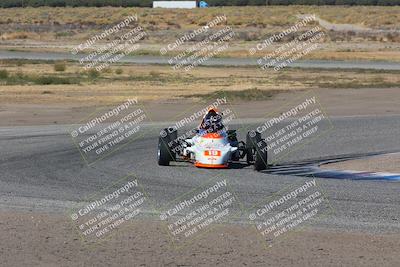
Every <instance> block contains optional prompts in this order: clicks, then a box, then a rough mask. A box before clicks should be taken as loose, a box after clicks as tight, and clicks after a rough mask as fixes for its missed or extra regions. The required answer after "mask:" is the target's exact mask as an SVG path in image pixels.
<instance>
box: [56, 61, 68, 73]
mask: <svg viewBox="0 0 400 267" xmlns="http://www.w3.org/2000/svg"><path fill="white" fill-rule="evenodd" d="M66 68H67V67H66V65H65V62H62V61H61V62H56V63H54V70H55V71H65V70H66Z"/></svg>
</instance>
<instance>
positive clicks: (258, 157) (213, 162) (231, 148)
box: [158, 109, 268, 171]
mask: <svg viewBox="0 0 400 267" xmlns="http://www.w3.org/2000/svg"><path fill="white" fill-rule="evenodd" d="M192 135H193V136H192V137H190V138H184V137H182V136H181V137H178V131H177V130H176V129H175V128H174V127H168V128H165V129H163V130H162V131H161V133H160V136H159V141H158V164H159V165H161V166H168V165H169V164H170V162H171V161H178V162H179V161H186V162H191V163H193V164H194V165H195V166H196V167H200V168H229V167H230V165H231V164H233V163H241V162H243V161H244V160H243V159H244V158H246V162H247V164H249V165H250V164H252V165H254V170H256V171H261V170H265V169H266V168H267V167H268V165H267V142H266V141H265V140H264V139H262V137H261V134H260V133H259V132H256V131H249V132H247V135H246V142H244V141H238V138H237V133H236V130H227V129H226V128H225V126H224V125H223V124H222V115H221V114H220V113H219V112H218V111H217V110H216V109H210V110H209V111H208V112H207V114H206V115H205V116H204V117H203V120H202V123H201V124H200V126H199V127H198V128H197V129H195V130H193V131H192ZM242 160H243V161H242Z"/></svg>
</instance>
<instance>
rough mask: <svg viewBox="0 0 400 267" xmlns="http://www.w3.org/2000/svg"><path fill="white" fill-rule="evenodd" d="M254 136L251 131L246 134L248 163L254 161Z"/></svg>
mask: <svg viewBox="0 0 400 267" xmlns="http://www.w3.org/2000/svg"><path fill="white" fill-rule="evenodd" d="M253 143H254V142H253V138H252V137H251V136H250V132H248V133H247V135H246V148H245V150H246V161H247V164H249V165H250V164H252V163H253V162H254V156H253V149H254V144H253Z"/></svg>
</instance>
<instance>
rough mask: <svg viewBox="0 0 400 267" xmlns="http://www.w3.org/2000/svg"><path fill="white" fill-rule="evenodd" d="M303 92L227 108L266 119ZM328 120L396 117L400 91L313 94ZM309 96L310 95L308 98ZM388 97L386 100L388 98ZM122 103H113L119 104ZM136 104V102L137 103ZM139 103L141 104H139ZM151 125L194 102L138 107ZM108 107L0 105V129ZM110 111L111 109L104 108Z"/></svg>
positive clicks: (65, 120)
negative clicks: (149, 119)
mask: <svg viewBox="0 0 400 267" xmlns="http://www.w3.org/2000/svg"><path fill="white" fill-rule="evenodd" d="M306 92H307V91H303V90H299V91H290V92H282V93H278V94H276V95H274V96H273V97H271V99H270V100H263V101H243V102H241V101H235V102H234V103H231V105H230V108H231V109H232V110H233V112H235V114H236V118H238V119H245V118H267V117H271V116H273V115H277V112H278V111H281V110H282V107H284V106H287V105H288V104H289V103H291V102H292V101H293V99H300V98H301V97H302V96H304V95H305V94H306ZM313 92H314V93H315V95H316V97H317V99H318V101H319V102H320V104H321V106H322V108H323V110H324V111H325V112H326V114H327V115H328V116H330V117H331V116H366V115H376V116H381V115H395V114H400V106H399V105H398V103H399V101H400V90H398V88H386V89H384V88H381V89H319V90H314V91H313ZM308 95H310V94H308ZM388 96H390V97H388ZM122 102H123V100H121V101H118V102H116V103H117V104H120V103H122ZM139 102H140V100H139ZM140 103H142V102H140ZM142 104H143V107H144V108H145V110H146V113H147V114H148V115H149V117H150V118H151V121H174V118H176V116H177V114H180V113H182V112H183V111H185V110H190V109H191V108H193V105H197V104H198V100H192V99H181V100H164V101H147V102H144V103H142ZM107 106H108V105H102V104H97V105H90V102H89V103H75V104H73V103H60V104H48V103H43V104H39V103H38V104H26V103H12V104H1V105H0V126H25V125H49V124H74V123H79V122H80V121H81V120H83V119H84V118H86V117H87V116H88V115H89V114H91V113H93V112H96V110H99V111H100V110H101V109H102V108H105V107H107ZM108 107H112V106H108Z"/></svg>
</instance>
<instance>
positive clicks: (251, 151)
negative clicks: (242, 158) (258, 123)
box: [246, 131, 268, 171]
mask: <svg viewBox="0 0 400 267" xmlns="http://www.w3.org/2000/svg"><path fill="white" fill-rule="evenodd" d="M267 158H268V152H267V142H266V141H265V140H263V139H262V137H261V133H259V132H256V131H250V132H248V133H247V136H246V160H247V164H252V163H254V170H256V171H261V170H265V169H267V167H268V161H267Z"/></svg>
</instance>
